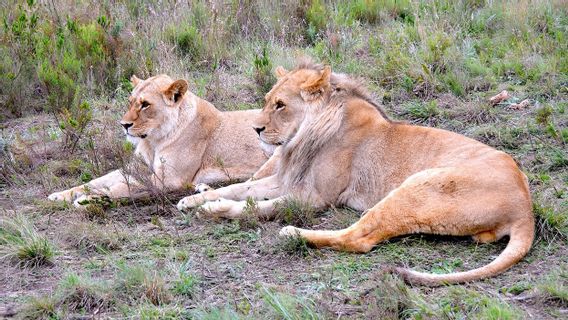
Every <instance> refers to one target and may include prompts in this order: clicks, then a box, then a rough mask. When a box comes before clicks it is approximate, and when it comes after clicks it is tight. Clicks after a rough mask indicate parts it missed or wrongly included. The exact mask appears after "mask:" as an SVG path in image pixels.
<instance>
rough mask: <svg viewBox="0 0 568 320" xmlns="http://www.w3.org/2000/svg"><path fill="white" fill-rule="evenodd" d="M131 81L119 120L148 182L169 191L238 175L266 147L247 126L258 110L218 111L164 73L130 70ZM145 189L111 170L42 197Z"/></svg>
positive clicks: (79, 198)
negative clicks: (139, 73)
mask: <svg viewBox="0 0 568 320" xmlns="http://www.w3.org/2000/svg"><path fill="white" fill-rule="evenodd" d="M131 81H132V84H133V86H134V89H133V91H132V94H131V95H130V97H129V99H128V101H129V107H128V110H127V111H126V113H125V114H124V116H123V117H122V120H121V121H120V123H121V125H122V127H123V129H124V132H125V133H126V136H127V138H128V140H130V141H132V142H133V143H134V144H135V145H136V148H135V150H134V153H135V154H136V155H137V156H138V157H140V158H141V159H142V160H143V162H144V163H145V164H146V165H147V166H148V167H149V168H150V169H151V172H153V174H152V177H151V179H149V180H151V181H150V183H151V184H152V185H153V186H154V187H158V188H160V189H161V190H166V191H174V190H182V189H184V188H186V187H187V186H189V185H193V184H198V183H210V184H219V183H228V182H230V181H239V180H240V181H243V180H246V179H249V178H251V176H252V175H253V174H254V173H255V172H257V170H258V169H259V167H261V166H262V165H263V163H264V162H265V161H266V160H267V158H268V156H269V155H270V154H271V153H272V149H270V146H268V145H266V146H265V148H264V150H263V149H261V147H259V143H258V137H257V135H256V133H255V132H254V130H253V129H252V128H251V126H252V120H253V119H254V118H255V117H256V116H257V115H258V114H259V110H246V111H231V112H221V111H219V110H217V109H216V108H215V107H214V106H213V105H212V104H211V103H209V102H207V101H205V100H203V99H201V98H199V97H197V96H196V95H194V94H193V93H191V92H190V91H188V83H187V81H185V80H183V79H180V80H175V81H174V80H172V79H171V78H170V77H169V76H167V75H158V76H154V77H151V78H148V79H146V80H141V79H139V78H137V77H136V76H133V77H132V78H131ZM264 170H265V171H266V172H269V171H267V170H272V168H271V167H270V168H265V169H264ZM259 174H260V173H259V172H257V176H256V177H257V178H258V177H259ZM139 180H140V179H139ZM148 194H149V193H148V188H144V187H143V186H142V183H141V182H140V181H136V179H135V178H134V177H131V176H128V175H127V174H125V172H123V171H121V170H115V171H112V172H110V173H108V174H106V175H104V176H102V177H100V178H97V179H94V180H92V181H90V182H89V183H86V184H84V185H80V186H77V187H73V188H71V189H69V190H65V191H61V192H56V193H53V194H51V195H49V197H48V199H49V200H54V201H68V202H73V203H74V204H75V206H80V205H81V204H82V203H88V201H87V202H85V200H90V199H93V198H95V197H100V196H108V197H109V198H111V199H117V198H125V197H131V198H138V197H142V196H147V195H148Z"/></svg>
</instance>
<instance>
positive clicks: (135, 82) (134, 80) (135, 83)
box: [130, 74, 142, 87]
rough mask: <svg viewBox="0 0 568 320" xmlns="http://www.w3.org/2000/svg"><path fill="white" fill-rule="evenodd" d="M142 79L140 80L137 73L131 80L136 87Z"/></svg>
mask: <svg viewBox="0 0 568 320" xmlns="http://www.w3.org/2000/svg"><path fill="white" fill-rule="evenodd" d="M141 81H142V80H140V79H139V78H138V77H137V76H136V75H135V74H133V75H132V77H130V82H131V83H132V85H133V86H134V87H136V86H137V85H138V84H139V83H140V82H141Z"/></svg>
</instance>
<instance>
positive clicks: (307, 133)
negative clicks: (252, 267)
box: [178, 64, 534, 285]
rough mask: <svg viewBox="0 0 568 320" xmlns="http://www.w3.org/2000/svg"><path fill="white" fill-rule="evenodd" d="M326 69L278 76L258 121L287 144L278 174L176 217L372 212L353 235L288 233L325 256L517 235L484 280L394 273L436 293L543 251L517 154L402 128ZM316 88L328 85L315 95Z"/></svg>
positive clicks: (225, 191) (264, 135)
mask: <svg viewBox="0 0 568 320" xmlns="http://www.w3.org/2000/svg"><path fill="white" fill-rule="evenodd" d="M326 70H327V69H324V68H322V67H321V66H314V65H309V64H304V65H301V66H300V67H298V68H297V69H296V70H293V71H291V72H284V71H283V70H282V69H280V68H279V69H278V72H277V75H278V76H279V77H280V79H279V81H278V83H277V84H276V85H275V86H274V88H273V90H272V91H271V92H270V93H269V94H268V95H267V96H266V104H265V106H264V109H263V111H262V113H261V114H260V116H259V118H258V119H257V121H256V122H255V126H256V128H257V130H259V131H260V137H261V140H262V141H263V142H264V143H268V144H275V145H282V150H281V155H280V157H281V159H280V162H279V165H278V167H277V170H278V174H277V175H275V176H272V177H269V178H264V179H260V180H257V181H253V182H247V183H241V184H235V185H232V186H228V187H225V188H221V189H218V190H214V191H208V192H205V193H203V194H199V195H195V196H192V197H187V198H184V199H182V201H180V204H178V207H179V208H180V209H184V208H188V207H195V206H198V205H202V204H203V203H205V202H206V201H210V202H207V203H205V205H204V207H205V208H206V209H208V210H209V212H208V213H209V214H211V215H214V216H221V217H231V218H233V217H238V216H239V215H240V214H241V213H242V210H243V208H244V207H245V206H244V205H243V202H242V201H240V202H236V201H232V200H243V199H246V197H253V198H255V199H258V200H261V201H259V202H258V206H259V210H260V214H262V215H265V216H271V215H273V214H274V210H275V209H274V206H273V205H272V203H271V201H273V200H268V201H267V200H266V199H275V198H276V199H281V198H283V197H290V196H291V197H296V198H300V199H303V200H305V201H309V202H310V203H312V204H313V205H314V206H316V207H318V208H322V209H323V208H326V207H328V206H330V205H335V206H340V205H346V206H349V207H351V208H354V209H357V210H367V211H366V213H364V215H363V216H362V218H361V219H360V220H359V221H358V222H357V223H355V224H354V225H352V226H350V227H349V228H346V229H343V230H338V231H315V230H306V229H299V228H295V227H291V226H289V227H285V228H283V229H282V231H281V234H282V235H285V236H287V235H295V234H298V235H299V236H301V237H304V238H305V239H307V240H308V241H309V242H310V243H312V244H313V245H315V246H317V247H331V248H334V249H337V250H346V251H354V252H368V251H369V250H371V249H372V248H373V246H375V245H376V244H378V243H380V242H382V241H385V240H387V239H390V238H392V237H396V236H400V235H404V234H411V233H433V234H441V235H455V236H466V235H470V236H473V237H474V239H476V240H477V241H480V242H490V241H495V240H498V239H500V238H502V237H503V236H506V235H508V236H509V237H510V241H509V245H508V246H507V248H506V249H505V250H504V251H503V252H502V253H501V255H499V257H498V258H497V259H495V260H494V261H493V262H491V263H490V264H488V265H486V266H484V267H481V268H478V269H475V270H471V271H467V272H460V273H452V274H446V275H431V274H424V273H419V272H414V271H410V270H406V269H396V270H395V271H397V272H398V273H400V274H401V275H403V276H404V277H405V279H407V280H408V281H411V282H417V283H424V284H429V285H436V284H441V283H452V282H467V281H472V280H477V279H481V278H485V277H490V276H493V275H496V274H498V273H500V272H503V271H504V270H506V269H508V268H509V267H511V266H512V265H513V264H515V263H516V262H517V261H519V260H520V259H522V257H523V256H524V255H525V254H526V253H527V252H528V251H529V249H530V247H531V244H532V241H533V232H534V218H533V215H532V205H531V197H530V194H529V188H528V182H527V178H526V176H525V175H524V174H523V173H522V172H521V171H520V170H519V168H518V167H517V165H516V163H515V161H514V160H513V159H512V158H511V157H510V156H508V155H507V154H505V153H503V152H501V151H497V150H495V149H493V148H491V147H489V146H487V145H484V144H482V143H480V142H477V141H475V140H472V139H469V138H466V137H464V136H462V135H458V134H455V133H452V132H448V131H445V130H440V129H434V128H426V127H420V126H412V125H407V124H403V123H397V122H393V121H391V120H389V119H388V118H387V117H386V116H385V115H384V113H383V112H382V111H381V110H380V108H378V107H377V106H376V105H375V104H374V103H372V101H371V100H370V99H369V96H368V95H366V93H365V92H364V91H362V90H361V89H360V87H361V85H360V84H358V83H357V82H355V81H353V80H351V79H349V78H347V77H346V76H344V75H335V74H331V75H329V72H327V71H326ZM318 79H319V80H318ZM318 81H319V82H318ZM306 83H310V84H313V83H319V84H318V85H316V87H314V86H313V85H310V86H309V90H308V91H307V92H306ZM318 86H319V87H318ZM282 105H285V106H284V107H282ZM279 106H280V107H279ZM253 183H254V184H253ZM228 199H229V200H228ZM214 200H216V201H214ZM211 201H214V202H211ZM206 212H207V211H206Z"/></svg>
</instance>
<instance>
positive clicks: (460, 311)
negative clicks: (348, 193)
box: [0, 0, 568, 319]
mask: <svg viewBox="0 0 568 320" xmlns="http://www.w3.org/2000/svg"><path fill="white" fill-rule="evenodd" d="M563 4H564V3H563V2H562V1H559V0H550V1H544V0H537V1H519V2H515V3H512V2H499V1H465V0H464V1H435V0H428V1H399V0H397V1H393V0H352V1H339V2H337V1H299V2H298V1H283V2H282V1H281V2H274V1H264V0H262V1H236V0H231V1H227V2H224V3H223V5H224V6H223V8H220V7H218V6H214V5H212V4H209V3H205V2H202V1H193V0H191V1H187V2H183V3H182V2H177V3H174V2H172V3H154V2H140V1H137V0H126V1H118V2H109V3H107V2H101V3H96V4H93V3H92V2H87V1H68V0H60V1H54V2H49V1H48V2H42V3H38V2H37V1H16V3H11V4H2V5H0V14H1V15H2V21H3V24H2V26H0V38H1V39H2V40H3V41H0V57H1V58H0V88H1V89H0V128H1V130H0V207H1V210H0V222H1V223H2V224H1V227H0V228H1V229H0V251H1V252H2V253H1V254H0V255H1V256H2V257H3V259H1V260H0V269H1V271H2V272H0V302H1V304H2V305H6V306H7V307H8V308H11V309H13V310H15V311H16V312H17V317H22V318H26V317H27V318H30V319H36V318H57V317H59V318H65V317H75V316H77V317H80V316H95V313H96V316H97V317H102V318H114V317H124V318H128V317H130V318H137V319H138V318H140V319H163V318H166V319H167V318H171V319H175V318H196V319H219V318H221V319H240V318H295V317H296V318H297V317H300V318H302V317H305V318H310V317H313V316H314V314H316V315H318V316H319V317H320V318H326V319H327V318H338V317H341V318H347V319H357V318H385V319H389V318H391V319H392V318H394V319H396V318H413V319H455V318H480V319H515V318H527V317H529V315H530V316H532V317H535V318H539V319H550V318H555V317H556V318H561V317H562V316H564V315H565V309H566V297H565V296H566V294H565V291H566V290H565V287H566V281H565V280H566V279H565V278H566V277H565V268H566V259H565V257H566V256H567V255H568V252H567V251H566V246H565V244H566V239H567V236H568V228H567V221H568V218H567V214H568V190H567V188H566V185H567V184H568V160H567V159H568V154H567V153H566V150H567V148H566V146H567V143H568V127H567V125H568V113H567V111H566V109H567V107H568V102H567V101H568V91H567V90H566V83H568V77H567V76H566V75H567V74H568V55H567V52H568V48H567V46H566V43H567V42H566V39H567V37H568V33H567V27H566V26H567V24H568V18H567V17H568V13H567V10H566V6H565V5H563ZM301 55H308V56H311V57H313V58H314V59H315V60H317V61H320V62H323V63H326V64H330V65H331V66H332V68H333V70H334V71H336V72H344V73H348V74H350V75H352V76H354V77H358V78H361V80H362V82H363V83H364V85H365V86H366V87H368V89H369V90H370V91H371V93H372V94H373V96H374V98H375V100H376V101H377V102H378V103H380V104H382V105H383V106H384V108H385V110H386V111H387V113H388V114H389V115H390V116H391V117H393V118H395V119H397V120H403V121H409V122H412V123H415V124H419V125H424V126H432V127H438V128H442V129H448V130H451V131H454V132H457V133H460V134H463V135H466V136H468V137H470V138H473V139H476V140H479V141H481V142H483V143H486V144H488V145H490V146H493V147H495V148H497V149H499V150H502V151H504V152H507V153H509V154H511V155H512V156H513V157H514V159H515V160H516V161H517V162H518V163H519V165H520V166H521V168H522V169H523V171H524V172H525V174H526V175H527V177H528V178H529V184H530V189H531V193H532V197H533V203H534V208H533V209H534V210H533V211H534V214H535V217H536V220H537V231H536V239H537V240H536V241H535V244H534V246H533V249H532V250H531V252H530V253H529V255H528V256H527V257H526V258H525V259H523V260H522V261H521V262H520V263H519V264H517V265H516V266H514V267H513V268H512V269H511V270H510V271H507V272H505V273H504V274H502V275H500V276H498V277H494V278H491V279H488V280H485V281H480V282H476V283H474V284H469V285H456V286H450V287H441V288H434V289H429V288H423V287H409V286H406V285H404V284H403V283H401V282H400V281H399V280H397V279H395V278H392V277H391V276H388V275H382V273H381V272H382V270H383V269H384V268H385V267H387V266H392V265H397V266H407V267H410V268H414V269H418V270H424V271H428V272H449V271H463V270H469V269H473V268H475V267H479V266H482V265H483V264H485V263H487V262H489V261H490V260H491V259H492V257H494V256H496V255H498V254H499V253H500V252H501V251H502V250H503V248H504V247H505V241H500V242H498V243H495V244H487V245H479V244H475V243H473V242H471V241H470V239H463V238H456V237H433V236H424V235H414V236H408V237H401V238H398V239H393V240H391V241H389V242H388V243H383V244H380V245H378V246H376V248H374V249H373V250H372V251H371V252H369V253H367V254H365V255H355V254H346V253H338V252H334V251H330V250H315V249H311V248H309V247H308V246H307V244H306V243H305V242H303V241H302V240H301V239H297V238H294V237H292V238H288V239H280V238H279V237H278V231H279V230H280V228H282V227H283V226H284V225H295V226H299V227H304V228H313V229H339V228H344V227H346V226H348V225H350V224H351V223H353V222H354V221H356V220H357V219H358V218H359V215H360V213H359V212H354V211H351V210H348V209H345V208H333V209H331V210H328V211H326V212H316V211H315V210H313V208H311V207H310V206H309V205H306V204H304V203H301V202H298V201H296V200H294V199H289V200H286V201H284V202H282V203H281V204H280V210H279V211H280V213H279V216H278V218H277V219H276V220H275V221H264V220H263V219H258V218H257V217H256V215H255V213H256V211H257V207H256V203H255V202H254V201H249V202H248V204H247V214H246V217H245V219H243V220H240V221H224V220H220V221H203V220H199V219H195V218H193V217H192V214H191V213H189V214H187V215H186V216H180V215H179V213H177V210H176V209H175V207H174V205H173V204H175V203H176V201H177V200H179V197H180V195H172V194H166V193H165V192H163V190H157V189H156V188H154V189H151V188H150V189H151V192H152V196H151V197H149V198H148V199H145V200H143V201H125V202H109V201H94V202H93V203H91V204H90V205H89V207H88V209H87V210H83V211H80V210H77V209H75V208H74V207H72V206H69V205H62V204H54V203H49V202H46V201H45V200H44V199H45V197H46V196H47V195H48V194H50V193H51V192H54V191H59V190H63V189H66V188H68V187H70V186H75V185H78V184H82V183H84V182H87V181H88V180H89V179H92V178H95V177H98V176H101V175H102V174H104V173H106V172H109V171H110V170H113V169H117V168H123V169H124V170H127V172H129V173H130V174H132V175H134V176H136V178H137V179H139V180H141V181H143V182H144V181H147V180H148V177H149V175H148V172H147V170H146V169H145V168H144V167H143V166H142V165H140V164H139V163H138V162H136V161H133V160H132V159H133V158H132V153H133V152H132V151H133V149H134V148H133V145H132V144H129V143H124V142H123V140H124V139H123V134H122V132H121V128H120V126H118V125H116V123H117V122H118V120H120V117H121V115H122V112H123V111H124V110H125V108H126V106H127V104H128V102H127V98H128V95H129V94H130V90H131V89H132V86H131V84H130V81H129V80H128V79H129V78H130V76H131V75H132V74H136V75H137V76H138V77H140V78H147V77H149V76H151V75H155V74H159V73H167V74H169V75H171V76H172V77H174V78H183V79H187V80H188V82H189V84H190V90H191V91H192V92H194V93H195V94H197V95H198V96H200V97H202V98H205V99H207V100H209V101H210V102H212V103H213V104H214V105H215V106H217V107H218V108H220V109H222V110H245V109H250V108H257V107H260V106H261V105H262V104H263V101H264V100H263V99H264V94H265V93H266V92H267V90H269V89H270V87H271V85H272V84H273V83H274V81H275V78H274V75H273V69H274V68H275V67H277V66H279V65H283V66H284V67H285V68H288V69H289V68H292V67H293V65H294V62H295V60H296V58H297V57H298V56H301ZM502 90H507V91H508V92H509V94H510V96H511V97H510V99H508V100H506V101H503V102H502V103H499V104H497V105H491V104H490V103H489V101H488V100H489V98H490V97H492V96H494V95H496V94H498V93H499V92H501V91H502ZM525 99H527V100H528V101H529V105H528V106H527V107H525V108H524V109H519V110H516V109H514V108H512V106H513V105H514V104H515V103H520V102H521V101H524V100H525ZM146 187H149V186H146ZM55 248H57V251H56V250H55ZM22 266H27V268H22ZM31 267H33V268H31ZM78 275H80V276H78ZM71 280H72V281H71ZM99 307H100V308H99ZM96 310H100V311H98V312H97V311H96Z"/></svg>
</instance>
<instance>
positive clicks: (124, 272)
mask: <svg viewBox="0 0 568 320" xmlns="http://www.w3.org/2000/svg"><path fill="white" fill-rule="evenodd" d="M117 268H118V271H119V272H118V279H117V281H116V288H115V290H116V291H117V292H118V293H119V294H120V296H121V297H122V299H124V300H126V301H128V302H130V303H135V302H140V301H142V300H146V301H148V302H150V303H152V304H154V305H157V306H158V305H162V304H165V303H168V302H169V301H170V300H171V296H170V294H169V292H168V289H167V287H166V283H165V281H164V279H163V278H162V277H161V276H160V275H159V274H158V273H157V272H155V271H154V272H153V273H150V272H148V271H147V268H148V266H143V265H126V264H125V263H119V264H118V265H117Z"/></svg>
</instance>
